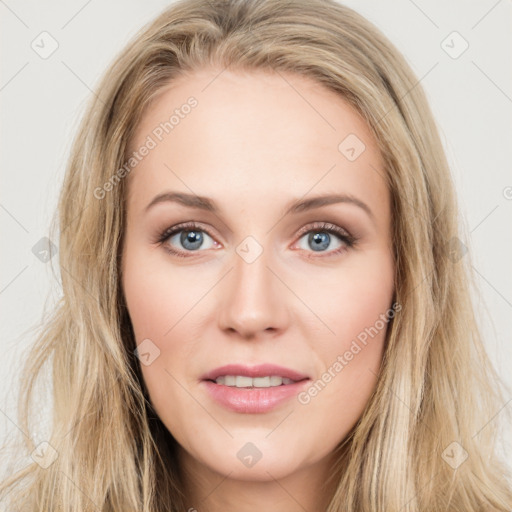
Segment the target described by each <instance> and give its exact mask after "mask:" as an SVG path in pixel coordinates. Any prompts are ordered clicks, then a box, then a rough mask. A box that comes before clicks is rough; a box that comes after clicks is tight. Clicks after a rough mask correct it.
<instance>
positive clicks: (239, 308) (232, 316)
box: [219, 251, 290, 339]
mask: <svg viewBox="0 0 512 512" xmlns="http://www.w3.org/2000/svg"><path fill="white" fill-rule="evenodd" d="M275 274H276V272H275V270H273V269H271V268H270V267H269V261H268V258H267V257H266V251H263V253H262V254H261V255H260V256H259V257H258V258H257V259H256V260H255V261H252V262H251V263H249V262H247V261H245V260H244V259H243V258H242V257H240V256H239V255H238V254H235V255H234V268H233V269H232V270H231V272H229V275H228V276H226V280H225V283H224V288H223V289H222V296H221V300H220V305H219V327H220V328H221V329H222V330H223V331H228V332H229V333H231V334H232V333H233V332H235V333H238V335H239V336H240V337H242V338H244V339H253V338H257V337H264V336H267V335H272V336H275V335H276V334H277V333H279V332H282V331H283V330H284V329H286V326H287V322H288V317H289V315H288V310H287V301H286V292H288V293H290V291H289V290H286V286H285V285H284V284H283V282H282V281H281V280H280V279H279V278H278V277H277V276H276V275H275Z"/></svg>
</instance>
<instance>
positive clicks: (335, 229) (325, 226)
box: [155, 221, 357, 258]
mask: <svg viewBox="0 0 512 512" xmlns="http://www.w3.org/2000/svg"><path fill="white" fill-rule="evenodd" d="M194 230H195V231H203V232H205V233H206V234H207V235H208V236H209V237H210V238H212V239H213V240H214V242H215V243H216V244H219V242H217V240H216V236H215V235H213V234H212V232H211V230H210V229H209V228H208V227H206V226H205V225H204V224H202V223H201V222H196V221H187V222H182V223H179V224H175V225H173V226H170V227H168V228H167V229H165V230H164V231H163V232H161V234H159V235H158V238H157V240H156V241H155V243H158V244H161V245H165V242H166V241H167V240H168V239H169V238H170V237H171V236H173V235H175V234H177V233H179V232H180V231H194ZM312 231H325V232H327V233H333V234H334V235H335V236H337V237H338V238H339V239H340V240H341V241H342V242H343V243H344V244H345V245H346V246H347V247H349V248H350V247H352V246H353V245H354V244H355V243H356V242H357V237H354V236H352V235H351V234H350V233H349V232H348V231H347V230H346V229H344V228H342V227H340V226H337V225H336V224H332V223H330V222H326V221H316V222H313V223H309V224H306V225H305V226H303V227H302V228H301V229H300V230H299V231H298V232H297V234H296V235H295V238H297V239H298V240H300V239H301V238H302V237H303V236H304V235H305V234H307V233H310V232H312ZM298 240H296V241H295V242H294V243H293V246H292V247H294V246H296V244H297V242H298ZM166 250H167V251H169V252H171V253H173V254H176V255H180V256H184V257H186V256H185V254H189V255H191V256H192V255H193V254H194V253H201V252H204V251H184V250H181V249H174V248H171V247H168V246H166ZM338 251H339V249H336V250H331V251H326V252H325V253H323V251H321V252H319V253H318V254H319V256H312V255H308V257H309V258H318V257H319V258H322V257H323V258H327V257H329V256H334V255H336V254H337V253H338ZM306 252H309V251H306ZM312 253H313V254H314V253H315V251H312ZM322 254H325V256H322Z"/></svg>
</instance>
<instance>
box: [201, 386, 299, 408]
mask: <svg viewBox="0 0 512 512" xmlns="http://www.w3.org/2000/svg"><path fill="white" fill-rule="evenodd" d="M308 382H309V379H305V380H301V381H299V382H294V383H293V384H285V385H281V386H275V387H270V388H236V387H231V386H223V385H222V384H216V383H215V382H212V381H210V380H204V381H203V383H204V385H205V386H206V389H207V390H208V392H209V393H210V396H211V397H212V398H213V399H214V400H215V401H216V402H218V403H219V404H220V405H223V406H224V407H226V408H227V409H231V410H232V411H235V412H240V413H245V414H261V413H264V412H268V411H271V410H272V409H274V408H276V407H277V406H279V405H280V404H282V403H283V402H285V401H286V400H289V399H290V398H292V397H294V396H296V395H297V394H298V393H299V392H300V391H301V390H302V389H303V388H304V386H305V385H306V384H307V383H308Z"/></svg>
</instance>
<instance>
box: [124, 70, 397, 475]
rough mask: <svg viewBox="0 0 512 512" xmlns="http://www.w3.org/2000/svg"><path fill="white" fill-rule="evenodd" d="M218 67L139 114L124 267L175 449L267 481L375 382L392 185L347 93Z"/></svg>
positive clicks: (303, 458) (340, 424)
mask: <svg viewBox="0 0 512 512" xmlns="http://www.w3.org/2000/svg"><path fill="white" fill-rule="evenodd" d="M220 71H221V70H220V69H209V70H207V69H203V70H201V71H199V72H196V73H193V74H190V75H188V76H182V77H181V78H180V79H179V80H177V81H174V82H173V83H172V86H171V87H168V88H166V89H165V90H163V91H161V93H160V94H159V96H157V97H156V98H155V100H154V101H153V103H152V104H151V105H150V107H149V108H148V109H147V111H146V112H145V115H144V117H143V119H142V120H141V122H140V124H139V126H138V129H137V132H136V135H135V137H134V138H133V140H132V144H131V151H137V152H138V153H137V154H138V157H137V158H138V160H140V161H138V160H137V161H138V163H137V164H136V165H135V166H134V167H133V169H132V170H131V171H130V175H129V193H128V203H127V204H128V211H127V228H126V238H125V245H124V247H123V264H122V272H123V274H122V275H123V278H122V284H123V289H124V293H125V297H126V302H127V306H128V310H129V314H130V318H131V321H132V324H133V328H134V332H135V336H136V343H137V345H140V347H139V352H138V355H139V358H140V359H141V368H142V374H143V378H144V381H145V383H146V385H147V388H148V391H149V395H150V399H151V402H152V404H153V406H154V409H155V410H156V412H157V413H158V415H159V417H160V419H161V420H162V422H163V423H164V424H165V426H166V427H167V428H168V430H169V431H170V432H171V433H172V435H173V436H174V438H175V439H176V440H177V441H178V443H179V445H180V447H181V448H180V453H181V454H182V456H183V460H185V461H189V462H190V464H195V465H196V466H197V467H202V468H207V469H208V471H214V472H216V473H221V474H223V475H227V474H230V476H231V477H232V478H236V479H238V480H260V481H261V480H269V479H271V478H283V477H285V476H287V475H291V474H293V473H295V472H299V471H304V470H307V468H312V467H313V465H316V467H319V466H318V465H319V464H322V462H323V461H327V460H328V459H329V456H330V455H331V454H332V452H333V450H334V449H335V447H336V445H338V443H340V441H342V440H343V439H344V438H345V436H346V435H347V433H348V432H349V431H350V429H351V428H352V427H353V426H354V424H355V423H356V422H357V420H358V419H359V418H360V416H361V414H362V412H363V410H364V408H365V405H366V404H367V402H368V400H369V398H370V395H371V393H372V391H373V390H374V388H375V385H376V380H377V374H378V372H379V365H380V363H381V359H382V355H383V348H384V340H385V334H386V327H387V324H386V322H385V321H383V320H385V319H386V318H387V317H386V315H387V314H388V312H389V308H390V307H391V304H392V298H393V282H394V279H393V277H394V265H393V257H392V247H391V237H390V198H389V193H388V190H387V187H386V184H385V181H384V178H383V176H384V170H383V162H382V160H381V156H380V153H379V151H378V149H377V145H376V142H375V140H374V138H373V137H372V135H371V133H370V131H369V129H368V127H367V126H366V124H365V122H364V121H363V119H362V118H361V117H360V116H359V115H358V114H357V113H356V111H355V110H354V109H353V108H352V107H350V106H349V104H348V103H347V102H346V101H345V100H344V99H342V98H340V97H339V96H338V95H337V94H335V93H334V92H331V91H329V90H327V89H325V88H324V87H323V86H321V85H319V84H318V83H316V82H313V81H312V80H311V79H309V78H306V77H303V76H299V75H294V74H286V73H285V74H283V73H280V74H277V73H276V74H271V73H270V72H264V71H254V72H250V73H249V72H247V73H243V72H238V71H228V70H225V71H223V72H220ZM219 73H220V74H219ZM191 97H193V98H192V99H191ZM172 116H173V117H172ZM166 123H167V124H166ZM144 147H145V148H146V149H143V148H144ZM139 157H140V158H139ZM162 194H167V196H165V195H164V196H162ZM173 198H174V199H173ZM321 198H325V199H321ZM184 223H193V225H192V226H191V225H190V224H189V225H188V226H187V225H186V226H182V225H183V224H184ZM179 226H181V227H179ZM172 227H176V231H175V232H174V233H170V231H169V228H172ZM166 230H167V233H166V234H163V233H164V232H165V231H166ZM163 239H165V240H163ZM159 240H161V241H159ZM226 365H236V367H231V368H222V367H224V366H226ZM261 365H265V366H261ZM269 365H275V366H278V367H280V368H271V367H270V366H269ZM216 377H220V379H218V383H217V382H215V379H216ZM270 377H274V378H272V379H271V378H270ZM280 377H281V379H280ZM283 377H284V379H282V378H283ZM287 379H290V380H287ZM222 382H224V384H223V383H222ZM281 382H283V384H281ZM278 384H281V385H280V386H278ZM237 385H238V386H241V387H236V386H237ZM269 385H271V387H265V386H269ZM251 386H252V387H251ZM259 386H263V387H259ZM270 475H271V476H270Z"/></svg>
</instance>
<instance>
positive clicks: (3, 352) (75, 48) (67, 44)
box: [0, 0, 512, 470]
mask: <svg viewBox="0 0 512 512" xmlns="http://www.w3.org/2000/svg"><path fill="white" fill-rule="evenodd" d="M169 3H170V2H168V1H163V0H146V1H144V2H142V1H134V0H130V1H128V0H123V1H120V0H111V1H109V2H100V1H99V0H89V1H85V0H73V1H69V0H68V1H64V0H61V1H56V0H47V1H45V2H39V1H36V0H24V1H23V2H22V1H20V0H5V1H4V0H0V16H1V23H2V30H1V31H0V38H1V46H0V48H1V52H2V54H1V58H2V65H1V76H0V100H1V120H2V123H1V146H2V147H1V161H2V166H1V188H0V226H1V240H2V244H1V258H2V259H1V262H2V263H1V266H0V269H1V274H0V307H1V315H2V316H1V319H2V321H1V324H0V356H1V364H0V444H1V442H3V441H4V440H5V439H6V436H7V435H8V434H11V433H13V432H14V431H16V429H17V428H18V426H17V424H16V414H15V405H16V402H15V400H16V398H17V381H16V380H15V379H16V378H17V377H18V375H19V370H20V368H21V364H22V361H23V357H24V354H25V352H24V351H26V349H27V347H29V345H30V344H31V343H32V342H33V333H32V331H30V329H32V328H33V327H34V326H37V324H38V322H40V320H41V315H42V311H43V306H44V304H45V301H47V303H48V306H51V304H53V303H54V302H55V300H57V298H58V297H59V293H60V288H59V286H58V283H57V284H56V283H55V279H54V277H53V275H52V271H51V268H50V264H49V263H44V262H42V261H41V260H40V259H38V258H37V257H36V256H35V254H34V252H33V247H34V246H36V244H37V243H38V242H39V241H40V240H41V239H42V238H43V237H45V236H48V227H49V222H50V218H51V216H52V214H53V211H54V209H55V206H56V200H57V194H58V190H59V187H60V184H61V181H62V178H63V173H64V167H65V162H66V158H67V155H68V153H69V149H70V145H71V140H72V137H73V135H74V133H75V131H76V128H77V126H78V122H79V120H80V116H81V114H82V112H83V108H84V104H85V101H86V100H87V99H88V97H89V96H90V95H91V94H92V92H91V89H93V88H94V86H95V85H96V83H97V81H98V79H99V76H100V74H101V73H102V72H103V70H104V69H105V68H106V66H107V65H108V64H109V63H110V61H111V59H112V58H113V57H114V56H115V55H116V54H117V52H118V51H119V50H120V49H121V48H122V47H123V46H124V45H125V44H126V43H127V42H128V40H129V39H130V38H131V36H132V35H133V34H134V33H135V32H136V31H137V30H138V29H140V28H141V27H142V26H143V25H144V24H145V23H147V22H148V21H149V20H151V19H152V18H153V17H154V16H155V15H156V14H158V13H159V12H160V11H161V10H162V9H163V8H165V7H166V6H167V5H169ZM345 4H346V5H348V6H350V7H352V8H354V9H356V10H357V11H358V12H360V13H361V14H363V15H364V16H366V17H367V18H368V19H369V20H370V21H372V22H373V23H374V24H376V25H377V26H378V27H379V28H380V29H381V30H382V31H383V32H384V33H385V34H386V35H387V36H388V37H389V39H390V40H391V41H392V42H393V43H394V44H395V45H396V46H397V47H398V49H399V50H400V51H401V52H402V53H403V54H404V55H405V57H406V59H407V60H408V62H409V63H410V65H411V67H412V69H413V70H414V72H415V73H416V75H417V76H418V78H419V79H420V83H421V86H422V87H423V88H424V89H425V91H426V93H427V96H428V98H429V101H430V105H431V107H432V110H433V112H434V115H435V117H436V120H437V122H438V125H439V129H440V132H441V137H442V140H443V143H444V145H445V148H446V152H447V155H448V158H449V161H450V164H451V167H452V172H453V175H454V178H455V180H456V185H457V192H458V197H459V201H460V207H461V210H462V213H463V215H464V216H465V219H466V229H467V233H468V238H467V239H464V240H463V242H464V244H465V245H467V246H468V247H469V250H470V252H469V253H468V255H467V256H468V257H469V256H470V257H471V258H472V260H473V266H474V268H475V271H476V275H477V278H478V283H477V284H478V286H479V288H480V291H481V297H482V300H480V299H478V298H476V297H475V304H476V308H477V312H478V314H479V322H480V324H481V326H482V329H483V333H484V335H485V339H486V346H487V348H488V351H489V354H490V356H491V359H492V361H493V362H494V364H495V366H496V368H497V370H498V372H499V373H500V375H501V376H502V378H503V379H504V381H505V383H506V384H507V385H508V386H509V388H512V339H511V332H512V271H511V262H512V229H511V220H512V172H511V162H512V26H511V25H512V22H511V20H512V3H511V1H510V0H498V1H496V0H480V1H467V0H457V1H454V0H452V1H451V2H445V1H442V0H435V1H432V0H430V1H426V0H415V1H412V0H393V1H390V0H387V1H382V0H381V1H378V2H377V1H376V0H373V1H369V0H364V1H361V0H360V1H347V2H345ZM43 32H46V33H47V34H43V35H41V33H43ZM41 38H45V43H44V44H43V43H41V42H40V41H41ZM38 41H39V43H38ZM38 44H39V49H38V50H37V51H36V49H35V48H37V45H38ZM52 44H53V45H56V44H57V45H58V47H57V48H56V50H55V51H54V52H53V53H52V54H51V55H50V56H46V55H44V56H45V57H46V58H43V57H42V56H41V52H42V51H43V48H42V47H43V46H44V48H45V50H44V51H50V50H51V49H52ZM34 47H35V48H34ZM54 243H55V244H58V240H54ZM56 258H58V256H56ZM52 263H53V266H54V267H55V268H58V262H57V261H52ZM52 283H53V284H52ZM48 391H49V390H48V389H45V390H41V393H42V394H41V397H40V398H39V400H40V402H41V404H42V408H43V410H49V408H50V406H51V402H50V398H49V392H48ZM506 398H507V401H506V402H505V403H503V407H502V409H501V410H498V411H496V415H495V418H501V415H503V414H504V411H505V409H510V408H511V407H512V401H511V400H512V395H511V393H510V392H508V394H507V396H506ZM487 421H494V420H493V419H492V418H482V425H484V424H485V423H486V422H487ZM44 425H45V419H44V417H42V418H41V420H40V421H39V422H38V423H37V424H35V425H34V430H33V431H32V432H30V435H32V436H33V437H34V438H35V440H37V439H41V440H44V436H45V433H44V432H45V430H44ZM26 434H27V433H26ZM503 439H506V438H505V437H503ZM507 443H508V448H507V449H508V450H510V438H508V439H507ZM509 453H511V452H510V451H509ZM509 459H510V457H509ZM0 470H3V468H1V466H0Z"/></svg>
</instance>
